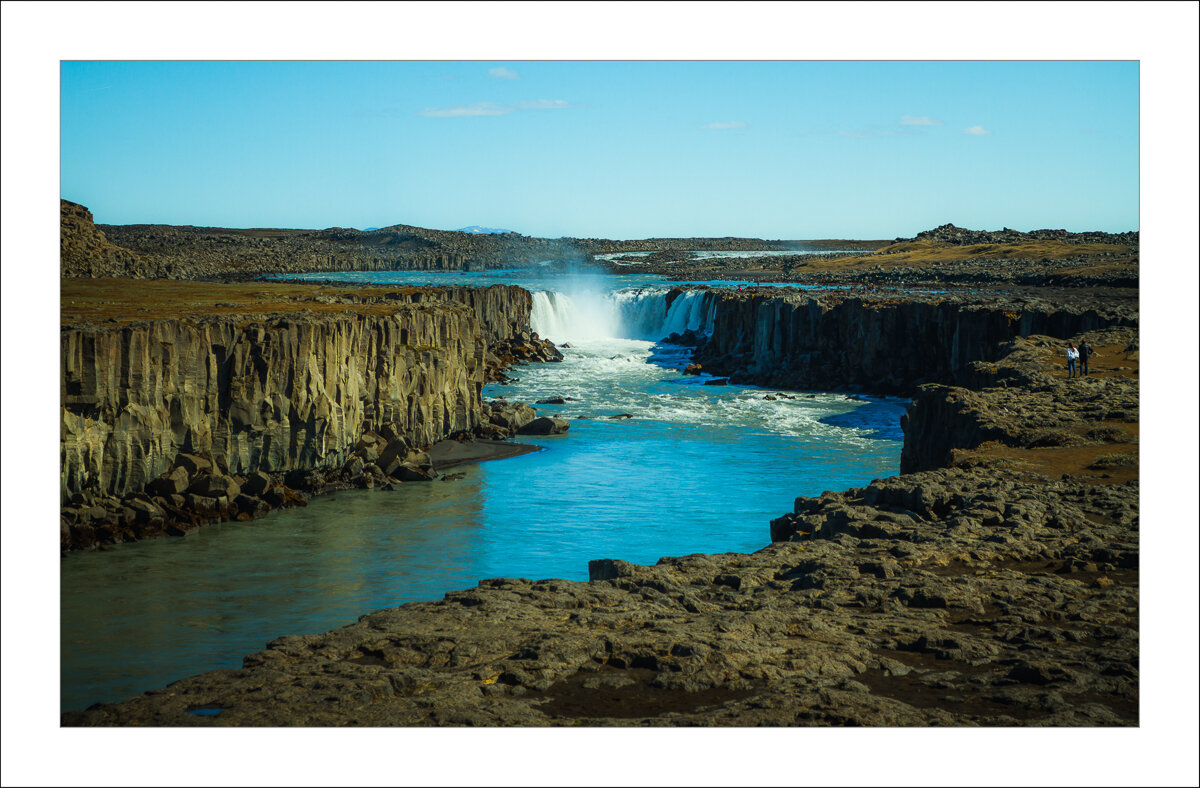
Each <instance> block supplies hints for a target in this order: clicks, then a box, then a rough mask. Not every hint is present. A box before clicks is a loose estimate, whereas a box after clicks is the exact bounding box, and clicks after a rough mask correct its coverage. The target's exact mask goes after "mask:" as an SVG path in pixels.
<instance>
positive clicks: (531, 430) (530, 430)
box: [517, 416, 571, 435]
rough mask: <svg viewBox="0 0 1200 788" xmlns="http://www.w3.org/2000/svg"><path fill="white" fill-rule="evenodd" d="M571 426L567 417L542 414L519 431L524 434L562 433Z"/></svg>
mask: <svg viewBox="0 0 1200 788" xmlns="http://www.w3.org/2000/svg"><path fill="white" fill-rule="evenodd" d="M570 428H571V422H569V421H567V420H566V419H555V418H551V417H549V416H541V417H540V418H536V419H534V420H533V421H531V422H529V423H528V424H526V425H525V426H524V427H521V428H520V429H519V430H517V432H519V433H520V434H522V435H561V434H563V433H565V432H566V431H567V430H569V429H570Z"/></svg>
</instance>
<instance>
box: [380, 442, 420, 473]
mask: <svg viewBox="0 0 1200 788" xmlns="http://www.w3.org/2000/svg"><path fill="white" fill-rule="evenodd" d="M411 451H412V446H410V445H409V443H408V441H407V440H405V439H404V438H394V439H393V440H390V441H388V444H387V446H385V447H384V448H383V451H381V452H380V453H379V457H378V458H377V459H376V460H375V464H376V465H378V466H379V467H380V468H383V469H384V472H387V469H388V466H389V465H391V464H392V463H393V462H394V461H396V460H399V461H401V462H403V461H404V459H405V458H406V457H408V454H409V452H411Z"/></svg>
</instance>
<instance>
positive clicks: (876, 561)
mask: <svg viewBox="0 0 1200 788" xmlns="http://www.w3.org/2000/svg"><path fill="white" fill-rule="evenodd" d="M1120 330H1121V331H1124V332H1126V333H1125V334H1123V335H1122V337H1119V338H1118V337H1116V336H1115V335H1096V336H1094V337H1092V339H1093V342H1094V343H1095V344H1097V345H1098V346H1103V347H1104V348H1110V351H1108V352H1112V353H1113V354H1112V355H1111V356H1108V355H1106V356H1102V357H1101V358H1100V359H1098V361H1103V362H1104V363H1097V364H1096V365H1095V366H1096V369H1095V373H1096V374H1095V377H1094V378H1089V379H1083V380H1066V379H1063V377H1062V373H1061V370H1060V369H1059V364H1058V363H1057V354H1047V353H1043V352H1042V351H1041V345H1042V343H1046V344H1053V345H1060V344H1061V341H1058V340H1049V339H1048V338H1043V339H1038V338H1031V339H1025V340H1019V341H1017V343H1016V345H1015V346H1014V347H1013V348H1011V349H1010V352H1009V353H1008V355H1007V356H1005V357H1004V358H1002V359H1000V360H999V361H997V362H992V363H991V367H992V369H990V370H989V369H988V368H983V369H981V370H980V371H979V372H980V374H981V375H983V376H984V379H982V380H980V381H978V382H977V385H976V386H975V387H972V388H967V387H950V386H944V387H943V389H944V390H941V389H939V390H937V391H935V392H934V394H935V395H936V396H940V397H943V398H944V397H946V396H950V395H956V396H960V397H974V398H975V400H974V402H975V405H974V407H973V408H961V409H958V410H957V411H956V414H957V415H956V416H955V418H956V419H957V423H958V424H959V427H960V428H962V425H964V424H968V423H969V422H970V421H971V420H972V419H974V420H975V422H976V423H977V426H979V428H980V430H979V435H981V436H982V435H987V434H989V433H987V431H986V429H984V427H985V426H986V425H987V424H990V423H992V421H993V420H994V419H995V417H996V415H997V414H998V413H1002V412H1003V411H1004V409H1007V408H1011V407H1012V406H1013V405H1012V401H1011V398H1010V395H1011V394H1013V393H1014V392H1017V393H1021V392H1025V393H1027V394H1029V395H1034V394H1045V395H1048V396H1049V399H1046V398H1045V397H1041V398H1039V397H1037V396H1034V397H1033V398H1032V399H1030V403H1031V404H1030V406H1029V408H1030V410H1029V411H1028V412H1023V413H1022V419H1021V420H1022V421H1023V420H1024V419H1025V418H1027V417H1028V416H1029V415H1031V414H1033V413H1034V412H1038V413H1041V414H1042V416H1044V417H1046V418H1051V414H1048V413H1046V412H1045V409H1046V407H1049V408H1050V409H1051V410H1052V411H1054V413H1053V414H1052V418H1053V419H1054V425H1053V426H1054V428H1055V429H1057V430H1059V431H1060V432H1063V433H1064V434H1065V433H1071V434H1074V435H1077V436H1078V440H1077V441H1073V442H1072V443H1073V446H1072V447H1070V448H1073V449H1074V450H1077V451H1078V450H1082V451H1083V452H1084V454H1083V455H1074V456H1072V457H1068V458H1063V457H1061V456H1057V455H1055V456H1054V457H1053V458H1051V459H1050V460H1046V461H1043V460H1040V459H1039V458H1038V456H1037V454H1038V452H1041V451H1051V452H1053V451H1057V450H1059V449H1060V448H1061V447H1045V448H1040V447H1037V446H1025V447H1022V446H1016V447H1010V446H1006V445H1003V444H1002V442H1001V441H999V440H997V439H996V438H995V437H992V439H991V440H988V441H983V442H981V443H979V444H977V445H967V444H970V441H971V438H970V436H967V437H966V438H964V440H966V441H967V444H964V445H961V446H959V447H956V448H958V449H960V450H961V452H962V453H961V454H959V455H955V454H954V453H953V452H952V453H951V456H950V457H949V458H948V462H949V465H950V466H951V467H942V468H938V469H936V470H925V471H920V472H916V473H909V474H905V475H903V476H898V477H894V478H891V479H884V480H877V481H875V482H872V483H871V484H870V485H869V486H867V487H864V488H858V489H852V490H848V491H844V492H829V493H825V494H823V495H822V496H820V497H818V498H799V499H797V501H796V505H795V509H794V511H793V512H792V513H789V514H786V515H784V516H782V517H780V518H778V519H776V520H775V521H774V522H773V523H771V525H770V538H771V540H772V543H771V544H770V545H769V546H767V547H765V548H764V549H762V550H760V551H758V552H756V553H753V554H723V555H693V556H683V557H676V558H664V559H662V560H660V561H659V562H658V564H657V565H655V566H636V565H632V564H628V563H625V562H622V561H616V560H610V559H600V560H597V561H593V562H592V563H591V564H590V565H589V572H590V576H591V580H590V581H589V582H586V583H580V582H571V581H566V580H538V581H531V580H528V579H494V580H485V581H483V582H481V583H480V584H479V586H478V587H477V588H474V589H468V590H463V591H455V592H452V593H449V594H446V597H445V599H443V600H441V601H437V602H422V603H413V604H408V605H404V606H402V607H399V608H396V609H391V610H383V611H378V612H376V613H372V614H369V615H366V616H364V617H363V618H361V619H360V620H359V621H358V623H356V624H353V625H351V626H348V627H343V628H341V629H337V630H334V631H332V632H328V633H325V634H321V635H294V636H288V637H282V638H279V639H277V640H275V641H272V642H271V643H269V644H267V647H266V649H265V650H263V651H261V652H258V653H255V654H251V655H249V656H247V657H246V658H245V660H244V665H243V667H242V668H241V669H238V670H220V671H213V672H210V673H205V674H202V675H200V676H196V677H193V678H189V679H185V680H183V681H180V682H176V683H174V684H172V685H170V686H168V687H166V688H164V689H161V690H156V691H153V692H150V693H147V694H145V695H143V696H140V697H138V698H134V699H131V700H128V701H125V702H123V703H114V704H98V705H96V706H94V707H92V708H90V709H88V710H86V711H79V712H70V713H68V714H66V715H64V716H63V723H64V724H65V725H172V726H174V725H192V726H211V725H270V726H278V725H326V726H334V725H337V726H340V725H460V726H461V725H530V726H533V725H549V726H574V725H585V726H612V725H622V726H625V725H637V726H688V725H704V726H714V725H735V726H746V725H874V726H894V725H963V726H974V725H987V726H1011V725H1039V726H1130V725H1137V724H1138V721H1139V717H1138V675H1139V661H1138V615H1139V597H1138V566H1139V560H1138V556H1139V538H1138V483H1137V478H1136V475H1137V471H1136V462H1133V463H1129V462H1122V461H1121V460H1120V459H1113V458H1114V457H1117V458H1119V457H1120V456H1122V453H1123V455H1124V456H1127V457H1128V456H1129V455H1130V453H1131V452H1136V435H1135V434H1131V433H1130V432H1129V431H1128V430H1125V429H1119V428H1115V427H1114V425H1112V424H1108V422H1116V423H1119V424H1121V425H1129V424H1132V423H1135V422H1136V417H1137V396H1136V392H1137V381H1136V361H1135V359H1136V350H1135V349H1134V348H1136V343H1135V342H1134V341H1132V336H1133V335H1132V329H1120ZM1106 339H1124V340H1126V341H1124V343H1123V345H1122V346H1121V349H1120V354H1121V356H1122V357H1120V358H1118V357H1117V354H1116V352H1113V351H1111V346H1112V344H1113V343H1111V342H1101V340H1106ZM1056 349H1057V348H1056ZM1131 355H1132V358H1130V356H1131ZM931 396H933V395H931ZM930 401H932V400H929V399H926V398H922V397H920V396H919V397H918V398H917V400H916V401H915V402H914V405H913V406H912V407H911V408H910V412H909V415H908V419H907V423H906V433H907V436H908V437H910V438H911V437H912V436H914V435H917V434H923V431H924V430H926V429H927V428H928V426H929V424H930V423H931V422H930V419H931V418H933V419H937V418H940V416H938V414H937V411H936V409H935V408H931V407H928V402H930ZM1066 402H1077V403H1080V404H1079V406H1078V407H1074V408H1063V407H1061V405H1062V404H1063V403H1066ZM1101 409H1102V410H1104V412H1103V413H1100V412H1099V410H1101ZM1110 427H1112V428H1113V429H1107V428H1110ZM954 434H956V435H960V436H963V435H966V432H963V431H961V429H960V431H958V432H955V433H954ZM1012 434H1014V435H1016V434H1017V433H1016V432H1014V433H1012ZM1005 452H1008V454H1005ZM1013 452H1016V453H1018V454H1019V455H1020V456H1012V453H1013ZM1022 453H1023V454H1022ZM922 456H924V455H922ZM1134 456H1136V455H1134ZM960 460H961V462H960ZM1039 462H1040V463H1042V464H1039ZM681 517H682V518H684V519H685V518H686V514H685V513H683V514H681ZM764 531H765V524H764ZM765 539H766V533H764V541H765Z"/></svg>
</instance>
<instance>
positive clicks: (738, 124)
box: [700, 120, 746, 129]
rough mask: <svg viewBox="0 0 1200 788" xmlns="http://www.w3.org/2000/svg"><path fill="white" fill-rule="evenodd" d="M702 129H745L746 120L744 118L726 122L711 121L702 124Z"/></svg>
mask: <svg viewBox="0 0 1200 788" xmlns="http://www.w3.org/2000/svg"><path fill="white" fill-rule="evenodd" d="M700 128H702V129H744V128H746V122H745V121H742V120H731V121H727V122H724V123H709V124H707V125H705V126H701V127H700Z"/></svg>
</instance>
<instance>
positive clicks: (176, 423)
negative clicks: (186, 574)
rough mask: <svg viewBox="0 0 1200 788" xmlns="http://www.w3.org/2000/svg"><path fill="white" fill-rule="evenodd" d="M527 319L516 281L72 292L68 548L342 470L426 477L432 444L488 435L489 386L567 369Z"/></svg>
mask: <svg viewBox="0 0 1200 788" xmlns="http://www.w3.org/2000/svg"><path fill="white" fill-rule="evenodd" d="M206 297H207V298H208V299H210V300H209V302H208V303H205V299H206ZM173 301H174V302H175V303H173ZM529 312H530V295H529V293H528V291H525V290H523V289H521V288H518V287H510V286H495V287H490V288H478V289H477V288H379V289H366V290H352V289H347V288H303V287H289V286H286V285H279V286H276V287H272V286H270V285H265V286H261V287H251V286H249V285H208V286H200V285H195V286H190V287H189V288H188V289H187V290H185V291H179V290H175V289H172V288H171V287H170V286H164V285H162V284H159V283H151V282H147V283H141V284H139V285H138V286H137V287H136V288H135V287H131V286H130V283H128V282H122V281H121V280H106V281H100V282H95V283H89V284H87V285H84V284H82V283H80V284H74V285H72V284H67V283H64V292H63V326H62V330H61V354H60V361H61V365H62V367H61V386H62V388H61V402H62V408H61V413H62V422H61V427H60V431H61V483H60V493H61V497H62V502H63V510H62V511H63V519H62V541H63V548H64V549H76V548H80V547H90V546H94V545H96V544H104V543H111V542H114V541H125V540H127V539H135V538H144V537H146V536H153V535H159V534H161V533H164V532H165V533H179V532H184V531H186V530H190V529H191V528H193V527H195V526H196V525H198V524H200V523H202V522H208V521H211V520H213V519H231V518H236V517H239V516H242V517H252V516H258V515H260V514H262V513H263V512H264V511H265V510H266V509H269V508H273V507H277V506H283V505H291V504H295V503H302V502H303V496H302V495H301V494H299V493H298V491H303V490H305V489H313V488H319V487H322V486H325V485H326V482H327V480H326V479H325V478H323V476H324V475H327V474H328V473H331V472H342V473H343V475H346V476H348V477H349V478H350V480H352V481H357V480H362V481H363V483H367V484H373V483H379V484H386V483H394V482H397V481H404V480H416V479H421V478H428V477H429V475H430V471H431V469H430V463H429V460H428V458H427V457H426V456H425V455H424V454H423V451H424V449H426V448H428V447H429V446H430V445H431V444H434V443H435V442H437V441H440V440H443V439H445V438H448V437H451V436H455V435H459V436H466V435H470V434H473V433H475V432H477V431H479V430H480V429H481V428H482V427H483V426H484V425H485V424H489V425H490V418H489V411H487V410H486V409H485V407H484V402H483V400H482V395H481V391H482V387H483V384H484V383H485V382H486V381H487V380H489V379H493V378H495V377H496V376H498V375H499V374H501V370H502V369H503V368H504V367H505V366H507V365H508V364H511V363H515V362H517V361H519V360H534V359H536V360H553V359H554V358H555V357H558V358H561V356H559V355H558V354H557V351H555V350H554V349H553V346H551V345H549V344H548V343H545V342H543V341H541V340H540V339H538V338H537V337H536V335H533V334H532V333H531V332H530V331H529ZM164 313H170V314H171V316H165V314H164ZM488 430H489V434H491V435H493V436H494V433H495V432H496V429H495V427H494V426H489V427H488Z"/></svg>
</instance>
